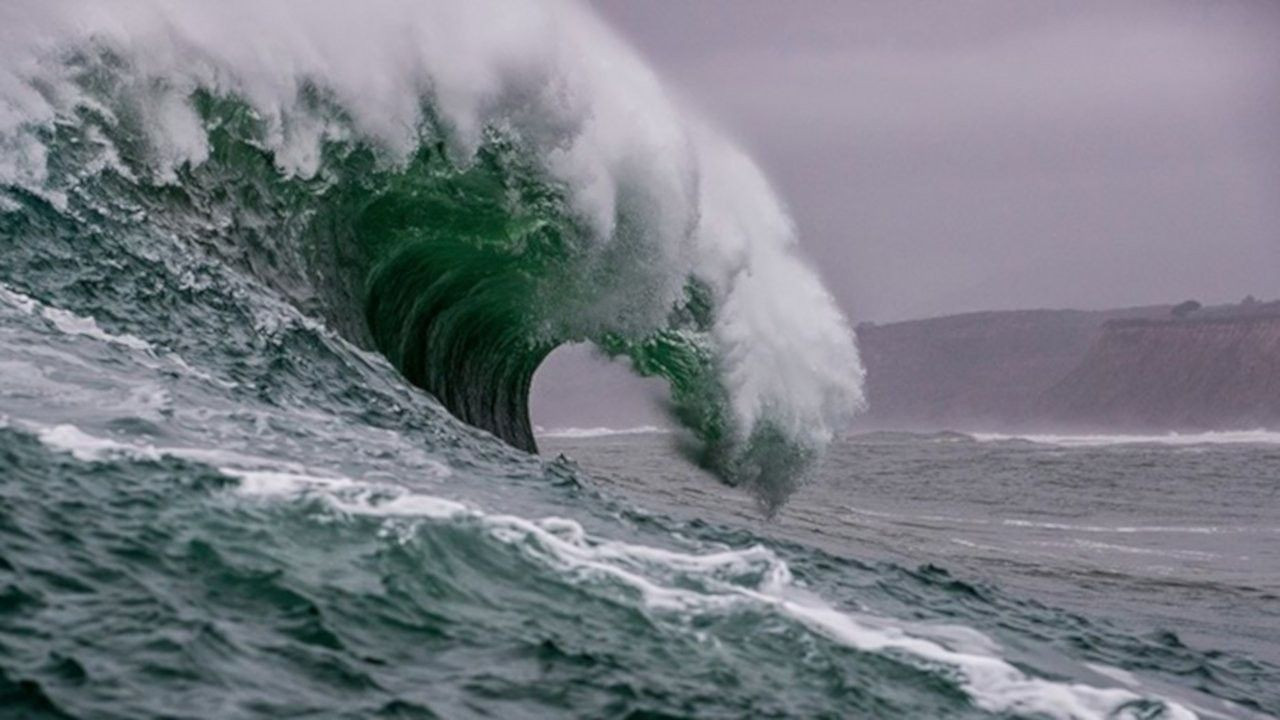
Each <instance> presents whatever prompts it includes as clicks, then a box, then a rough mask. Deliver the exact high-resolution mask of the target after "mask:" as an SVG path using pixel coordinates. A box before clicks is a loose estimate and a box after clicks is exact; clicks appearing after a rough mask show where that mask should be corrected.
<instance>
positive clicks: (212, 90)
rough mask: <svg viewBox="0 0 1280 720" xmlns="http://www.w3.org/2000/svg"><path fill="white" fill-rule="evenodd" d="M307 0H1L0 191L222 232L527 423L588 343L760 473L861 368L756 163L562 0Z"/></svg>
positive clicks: (307, 301)
mask: <svg viewBox="0 0 1280 720" xmlns="http://www.w3.org/2000/svg"><path fill="white" fill-rule="evenodd" d="M319 5H320V7H317V3H314V2H313V3H308V4H307V6H306V12H298V11H297V10H298V9H299V4H298V3H293V2H288V1H286V0H281V1H279V2H268V3H264V2H257V1H254V2H250V1H248V0H228V1H227V2H222V3H219V4H217V5H216V6H208V5H206V6H196V5H190V6H187V5H184V6H181V7H178V6H174V5H172V4H169V3H161V2H158V1H150V0H126V1H123V2H119V3H113V4H112V5H111V6H110V7H109V8H108V7H105V6H102V5H101V4H98V3H93V2H89V1H88V0H79V1H77V0H69V1H67V2H61V3H52V4H50V3H37V2H15V3H8V4H6V5H5V7H4V8H3V9H0V28H2V29H0V48H3V49H0V100H2V101H3V102H0V108H3V109H2V110H0V149H3V150H4V152H3V153H0V157H2V158H4V159H3V160H0V208H2V209H3V210H4V211H5V212H6V213H8V214H13V215H18V216H26V217H35V216H37V215H39V216H42V217H47V216H48V215H49V214H50V213H52V214H53V215H56V216H57V217H56V220H55V221H53V222H55V224H59V225H61V226H65V227H66V228H68V232H77V231H78V232H82V233H83V234H84V235H85V236H86V237H91V236H92V235H93V232H101V231H103V229H104V227H106V225H104V222H103V221H104V219H105V218H109V219H111V220H112V221H113V223H112V224H111V227H112V229H113V230H115V231H118V232H122V233H129V234H130V236H131V237H135V238H136V239H137V242H138V243H145V242H168V243H172V242H180V243H187V244H190V245H191V246H192V248H193V250H195V251H200V252H208V253H210V254H212V255H215V256H217V257H219V258H222V259H223V260H225V261H227V262H230V263H232V264H233V265H235V266H237V267H239V268H241V269H243V270H245V271H246V272H248V273H250V274H252V275H253V276H254V277H256V278H258V279H259V280H260V281H262V282H264V283H266V284H268V285H269V286H271V287H272V288H274V289H276V290H277V291H278V292H280V293H281V294H282V295H284V296H285V297H287V298H289V299H290V300H292V301H293V302H295V304H297V305H298V306H299V307H301V308H302V309H304V310H305V311H308V312H312V313H315V314H318V315H321V316H323V317H325V318H326V319H327V320H328V321H329V322H330V323H331V324H333V325H334V326H335V327H336V328H338V329H339V330H340V331H342V332H343V333H344V334H346V335H348V337H351V338H352V339H354V340H356V341H358V342H361V343H364V344H366V345H372V346H375V347H377V348H378V349H379V350H381V351H382V352H383V353H384V354H385V355H386V356H387V357H388V358H389V359H391V360H392V362H393V363H394V364H395V365H396V366H397V367H398V368H399V369H400V370H401V372H402V373H403V374H404V375H405V376H406V377H407V378H408V379H409V380H410V381H412V382H413V383H415V384H417V385H419V386H420V387H423V388H424V389H426V390H428V391H429V392H431V393H432V394H433V395H435V396H436V397H437V398H438V399H440V400H441V402H442V403H444V404H445V405H446V407H448V408H449V409H450V411H452V412H453V413H454V414H455V415H457V416H458V417H460V418H462V419H463V420H465V421H466V422H469V423H471V424H473V425H477V426H479V427H482V428H485V429H487V430H490V431H492V432H493V433H495V434H496V435H498V436H499V437H502V438H503V439H505V440H507V441H508V442H511V443H512V444H515V445H517V446H519V447H523V448H525V449H529V450H532V449H534V447H535V445H534V439H533V435H532V432H531V428H530V426H529V420H528V412H527V395H528V389H529V383H530V380H531V378H532V375H533V373H534V372H535V371H536V369H537V366H538V364H539V363H540V362H541V361H542V359H543V358H545V356H546V355H547V354H548V353H549V352H550V351H551V350H552V349H554V348H555V347H556V346H557V345H559V344H562V343H567V342H577V341H584V340H585V341H590V342H593V343H595V344H597V345H598V346H599V347H601V348H602V349H604V350H605V351H606V352H608V353H611V354H614V355H622V356H626V357H628V358H630V360H631V363H632V366H633V368H634V369H635V370H636V371H637V372H639V373H641V374H646V375H657V376H661V377H664V378H666V379H667V380H668V381H669V383H670V385H671V388H672V396H673V400H674V407H675V414H676V415H677V416H678V418H679V420H680V421H681V422H682V423H683V424H684V425H686V426H687V427H689V428H691V429H692V430H693V432H694V433H695V435H697V437H698V438H699V439H700V440H701V441H702V443H703V450H702V451H701V452H700V459H701V460H702V461H703V462H704V463H705V464H707V465H708V466H710V467H712V468H713V469H714V470H716V471H717V472H719V473H720V474H721V476H723V477H724V478H725V479H727V480H729V481H731V482H737V483H743V484H746V485H749V486H750V487H752V488H753V489H755V490H756V491H757V492H758V493H759V494H760V496H761V497H762V499H764V500H765V501H766V503H768V504H769V505H771V506H775V507H776V505H777V504H778V503H780V502H781V501H782V500H783V499H785V497H786V495H787V494H788V493H789V492H790V490H791V489H792V488H793V487H794V486H795V483H796V481H797V479H798V478H799V476H800V475H801V474H802V472H803V469H804V468H805V467H806V466H807V465H808V463H809V462H810V461H811V460H812V458H814V457H816V455H817V454H818V453H819V452H820V451H821V449H822V448H823V447H824V446H825V444H826V443H827V442H828V441H829V440H830V438H831V437H832V435H833V433H834V432H835V431H836V430H837V429H838V428H839V427H840V426H841V425H842V424H843V423H844V422H845V421H846V420H847V419H848V417H849V416H850V415H851V414H852V413H853V412H854V411H856V409H857V408H858V407H860V405H861V404H862V392H861V378H862V368H861V365H860V363H859V360H858V356H857V352H856V350H855V347H854V344H853V338H852V334H851V332H850V331H849V329H848V327H847V323H846V322H845V320H844V318H843V317H842V316H841V314H840V312H839V310H838V309H837V308H836V306H835V304H834V302H833V301H832V299H831V298H830V297H829V295H828V294H827V293H826V291H825V290H824V289H823V288H822V286H821V283H820V282H819V281H818V279H817V277H816V276H815V274H814V273H813V272H812V271H811V270H809V269H808V268H807V267H806V266H805V265H804V264H803V263H802V262H801V261H800V260H799V259H798V258H797V257H796V255H795V231H794V228H793V226H792V223H791V222H790V220H789V218H788V217H787V215H786V213H785V212H784V210H783V208H782V206H781V204H780V202H779V201H778V200H777V198H776V197H775V195H774V193H773V192H772V190H771V189H770V188H769V186H768V183H767V181H766V180H765V179H764V177H763V175H762V174H761V173H760V172H759V170H758V169H757V168H756V167H755V165H754V164H753V163H752V162H751V161H750V160H749V159H748V158H747V157H746V156H745V155H743V154H742V153H741V152H740V151H738V150H737V149H736V148H735V147H733V146H732V144H730V143H728V142H727V141H725V140H724V139H723V138H722V137H720V136H719V135H717V134H716V133H715V132H714V131H712V130H710V129H709V128H708V127H706V125H705V124H703V123H701V122H700V121H698V120H697V119H696V118H694V117H692V116H691V115H690V114H688V113H687V112H685V111H682V110H681V109H680V108H677V107H676V106H675V105H674V104H673V103H672V102H671V101H670V100H669V98H667V96H666V93H665V92H664V90H663V89H662V87H661V85H660V84H659V83H658V81H657V80H656V78H655V77H654V76H653V74H652V73H651V72H650V71H649V70H648V68H647V67H645V65H644V64H643V63H642V62H641V61H639V60H638V59H637V57H636V56H635V54H634V53H632V52H631V51H630V50H629V49H628V48H627V47H626V46H625V45H624V44H623V43H621V42H620V41H618V40H617V39H616V38H615V37H614V36H613V35H612V34H611V33H609V32H608V31H607V30H606V29H605V28H604V27H603V26H602V25H601V24H600V23H599V22H598V21H597V20H596V19H595V18H594V17H593V16H592V15H591V14H590V13H589V12H588V11H587V10H586V9H585V8H584V7H581V6H579V5H577V4H575V3H567V2H525V3H506V2H504V3H496V2H465V3H458V2H412V3H411V2H407V1H399V0H381V1H380V2H379V3H378V5H379V8H378V9H377V10H378V11H376V12H374V11H371V10H370V9H369V8H367V7H366V6H365V5H361V6H360V7H356V6H354V5H352V4H349V3H337V2H324V3H320V4H319ZM89 209H92V210H93V212H94V213H97V215H98V216H97V217H94V216H91V215H90V214H87V212H86V210H89ZM140 219H142V220H144V221H141V222H140V221H139V220H140ZM8 226H9V227H8V228H7V230H6V232H7V233H9V234H17V235H21V234H22V233H24V232H29V233H30V234H31V238H32V239H34V238H35V237H36V233H35V231H34V230H24V229H23V228H24V227H25V226H23V224H22V223H9V224H8Z"/></svg>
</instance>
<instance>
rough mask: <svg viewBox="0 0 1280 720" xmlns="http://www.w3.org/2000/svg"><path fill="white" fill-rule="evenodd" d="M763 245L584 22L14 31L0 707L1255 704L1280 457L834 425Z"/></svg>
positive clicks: (727, 708) (194, 10) (840, 382)
mask: <svg viewBox="0 0 1280 720" xmlns="http://www.w3.org/2000/svg"><path fill="white" fill-rule="evenodd" d="M303 5H305V8H303ZM797 247H798V238H796V236H795V224H794V223H793V222H792V221H791V219H790V218H789V217H788V216H787V214H786V212H785V210H784V203H783V202H782V200H781V199H779V198H777V197H776V196H775V195H774V194H773V192H772V191H771V190H770V188H769V183H768V181H767V179H766V178H765V177H764V176H763V174H762V173H761V172H760V170H759V169H758V168H757V167H756V166H755V165H754V164H753V163H752V162H751V161H750V159H749V158H747V157H746V156H745V155H744V154H743V153H741V151H739V150H737V149H736V148H735V147H734V146H733V145H732V143H730V142H728V141H727V140H725V139H724V138H723V137H722V136H720V135H719V134H718V133H716V132H715V131H714V130H713V129H712V128H709V127H707V126H706V124H705V122H703V121H701V120H700V119H699V118H697V117H696V116H691V115H689V114H688V113H686V112H684V111H683V110H682V109H681V108H680V107H678V106H677V105H676V104H675V103H674V102H673V101H672V100H671V98H670V97H669V95H668V93H667V92H666V91H665V90H664V88H663V86H662V85H661V83H660V82H659V81H658V79H657V78H656V77H655V75H654V74H653V73H652V71H650V70H649V69H648V68H647V66H645V64H644V63H643V62H642V61H641V60H640V59H639V58H638V57H636V56H635V54H634V53H633V52H632V51H631V50H630V49H629V48H628V47H627V46H626V44H625V43H623V42H621V41H619V40H617V39H616V38H615V37H614V36H613V35H612V33H611V32H610V31H609V30H608V28H607V27H605V26H604V24H603V23H601V22H600V21H599V20H598V19H597V18H595V17H594V15H593V14H592V13H591V11H590V7H589V6H588V5H585V4H582V3H576V2H559V1H553V0H538V1H536V2H534V1H529V2H519V1H515V0H466V1H465V2H457V1H454V0H415V1H414V2H404V1H403V0H368V2H362V3H350V2H338V1H337V0H311V1H310V2H307V3H287V2H268V1H264V0H221V1H220V2H217V3H207V2H206V3H195V2H188V3H183V2H164V1H161V0H118V2H113V3H109V4H104V3H101V2H98V1H97V0H59V1H58V2H46V1H45V0H12V1H9V2H4V3H0V718H5V719H7V718H23V719H24V720H25V719H28V718H84V719H86V720H89V719H92V720H97V719H99V718H104V719H109V720H114V719H117V718H118V719H121V720H124V719H129V720H137V719H141V718H218V719H242V718H243V719H246V720H247V719H250V718H253V719H257V718H264V719H265V718H353V719H354V718H444V719H447V720H454V719H466V718H500V719H502V720H517V719H521V718H561V717H564V718H584V719H595V718H619V719H622V718H626V719H630V720H657V719H659V718H743V717H759V718H1003V719H1007V718H1062V719H1068V718H1071V719H1076V720H1086V719H1095V718H1096V719H1104V718H1105V719H1116V720H1137V719H1141V720H1154V719H1156V718H1162V719H1167V720H1186V719H1187V718H1193V717H1204V718H1213V717H1225V718H1258V717H1275V716H1277V715H1280V670H1278V667H1280V658H1278V657H1277V653H1276V649H1275V648H1276V645H1277V642H1276V640H1277V620H1278V617H1277V606H1278V605H1280V602H1278V601H1277V593H1278V592H1280V588H1278V587H1277V586H1278V584H1280V583H1278V580H1277V576H1278V573H1277V546H1278V545H1280V537H1278V536H1277V534H1276V530H1277V524H1278V516H1277V511H1278V507H1280V503H1277V502H1276V500H1277V497H1276V491H1275V488H1276V478H1277V477H1280V472H1278V470H1280V455H1278V453H1280V445H1277V443H1276V442H1275V440H1274V438H1273V437H1272V436H1270V435H1268V434H1266V433H1257V434H1247V435H1244V436H1240V435H1232V436H1222V435H1217V436H1206V437H1202V438H1177V439H1176V441H1167V440H1168V439H1162V438H1154V439H1152V438H1146V439H1142V438H1138V439H1133V438H1129V439H1125V440H1117V439H1115V438H1101V439H1099V438H1083V439H1081V438H1076V439H1066V440H1064V439H1062V438H1030V439H1018V438H1007V437H1005V438H1001V437H991V436H966V435H958V434H957V435H950V434H949V435H939V436H913V435H875V436H862V437H857V438H853V439H846V438H844V437H843V436H842V435H841V431H842V428H843V427H845V426H846V425H847V422H848V421H849V420H850V419H851V418H852V417H853V416H854V415H855V414H856V412H857V411H858V410H859V409H860V408H861V406H862V405H863V396H862V387H861V381H862V376H863V371H862V367H861V364H860V362H859V359H858V354H857V350H856V348H855V346H854V342H853V337H852V334H851V332H850V330H849V326H848V323H847V322H846V321H845V318H844V317H843V315H842V313H841V311H840V309H839V308H838V307H837V306H836V304H835V302H834V300H833V299H832V297H831V296H830V294H828V293H827V292H826V291H825V289H824V288H823V287H822V285H821V283H820V282H819V280H818V277H817V276H816V274H814V273H813V272H812V271H811V270H810V269H809V268H808V267H807V266H806V264H805V263H804V262H803V260H802V259H801V257H800V256H799V253H798V250H797ZM573 343H589V344H591V345H593V346H594V347H595V348H597V349H599V350H600V351H602V352H604V353H606V354H608V355H610V356H612V357H615V358H619V359H621V360H622V361H624V362H625V363H626V364H627V365H628V366H629V367H630V368H631V369H632V370H633V371H634V372H636V373H637V374H639V375H642V376H646V377H653V378H659V379H661V380H662V381H663V382H664V383H665V384H666V385H667V386H668V387H669V388H670V397H669V399H668V401H669V402H668V405H669V407H670V409H671V417H672V420H673V421H674V423H673V424H675V425H678V427H679V430H678V431H676V432H666V433H654V432H649V431H646V432H637V433H624V434H620V435H619V434H616V433H610V432H577V433H559V434H557V433H548V434H546V435H545V436H544V437H543V438H542V439H541V442H542V446H543V447H542V450H543V454H542V455H541V456H539V455H535V454H532V453H530V452H526V450H531V449H533V445H534V442H535V437H534V434H533V428H532V426H531V424H530V420H529V416H528V412H527V407H528V393H529V386H530V383H531V382H532V380H533V375H534V373H535V372H536V370H537V368H538V366H539V364H540V363H541V362H542V360H543V359H544V358H545V357H546V356H547V355H548V354H549V353H550V352H552V351H553V350H554V349H555V348H556V347H560V346H563V345H566V344H573ZM481 428H482V429H481ZM521 448H523V450H522V449H521ZM700 468H705V470H704V469H700Z"/></svg>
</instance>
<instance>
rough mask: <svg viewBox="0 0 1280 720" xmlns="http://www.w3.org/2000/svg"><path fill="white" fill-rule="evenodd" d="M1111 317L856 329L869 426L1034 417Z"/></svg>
mask: <svg viewBox="0 0 1280 720" xmlns="http://www.w3.org/2000/svg"><path fill="white" fill-rule="evenodd" d="M1168 313H1169V309H1168V307H1165V306H1160V307H1154V308H1136V309H1130V310H1118V311H1112V312H1084V311H1076V310H1021V311H1012V312H984V313H969V314H965V315H953V316H949V317H940V318H930V319H927V320H914V321H909V322H900V323H892V324H887V325H873V324H869V323H864V324H863V325H860V326H859V327H858V348H859V351H860V352H861V354H862V359H863V363H864V364H865V365H866V368H867V401H868V413H867V414H866V416H865V417H864V418H863V419H862V421H861V423H862V425H863V426H864V427H877V428H895V429H949V428H990V429H997V428H1004V427H1015V426H1022V425H1024V424H1026V423H1028V422H1031V421H1033V420H1035V418H1036V415H1037V412H1038V402H1039V399H1040V397H1041V396H1042V395H1043V394H1044V392H1045V391H1046V390H1048V389H1049V388H1050V387H1052V386H1053V385H1054V384H1055V383H1057V382H1058V381H1060V380H1062V379H1063V378H1064V377H1066V376H1067V374H1068V373H1070V372H1071V371H1072V370H1073V369H1074V368H1075V367H1076V366H1078V365H1079V364H1080V362H1081V361H1083V360H1084V358H1085V356H1086V355H1087V354H1088V352H1089V348H1090V347H1091V346H1092V344H1093V342H1094V341H1095V340H1096V339H1097V338H1098V336H1099V335H1100V334H1101V332H1102V326H1103V324H1104V323H1106V322H1107V321H1108V320H1111V319H1117V318H1137V317H1163V316H1166V315H1168Z"/></svg>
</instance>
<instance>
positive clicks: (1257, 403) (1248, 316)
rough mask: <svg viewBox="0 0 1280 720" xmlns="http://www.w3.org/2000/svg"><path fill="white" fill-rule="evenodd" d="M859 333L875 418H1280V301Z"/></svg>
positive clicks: (1130, 421) (1097, 424)
mask: <svg viewBox="0 0 1280 720" xmlns="http://www.w3.org/2000/svg"><path fill="white" fill-rule="evenodd" d="M1175 310H1177V313H1178V315H1181V316H1182V317H1175V316H1174V311H1175ZM858 341H859V346H860V349H861V352H862V355H863V360H864V362H865V363H866V366H867V398H868V402H869V405H870V410H869V413H868V414H867V415H866V416H865V418H864V419H863V421H862V424H863V426H866V427H893V428H923V429H938V428H979V429H980V428H989V429H1004V428H1028V427H1032V428H1043V429H1048V428H1077V429H1132V430H1136V429H1146V430H1175V429H1206V428H1220V427H1221V428H1227V427H1232V428H1241V427H1258V426H1280V304H1277V303H1271V304H1261V303H1258V304H1250V305H1248V306H1222V307H1217V308H1199V307H1198V305H1196V306H1195V307H1188V306H1176V307H1175V306H1153V307H1143V308H1132V309H1125V310H1114V311H1103V312H1083V311H1074V310H1034V311H1014V312H988V313H970V314H966V315H955V316H950V317H942V318H933V319H928V320H918V321H911V322H902V323H893V324H887V325H875V324H870V323H864V324H863V325H860V326H859V327H858Z"/></svg>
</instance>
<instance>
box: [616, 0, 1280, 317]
mask: <svg viewBox="0 0 1280 720" xmlns="http://www.w3.org/2000/svg"><path fill="white" fill-rule="evenodd" d="M594 4H595V5H596V6H597V7H598V8H599V10H600V11H601V13H602V14H603V15H604V16H605V17H606V19H608V20H609V21H610V22H611V24H612V25H613V26H614V27H615V28H616V29H617V30H618V31H619V32H620V33H621V34H623V35H624V36H625V37H627V38H628V39H629V40H630V41H631V42H632V44H633V45H634V46H635V47H636V48H637V49H638V50H639V51H640V53H641V54H642V55H644V56H645V57H646V58H647V59H648V60H649V62H650V63H651V64H652V65H653V66H655V67H656V68H657V69H658V71H659V73H660V74H661V75H662V76H663V77H664V79H665V80H666V82H667V84H668V85H669V86H670V87H671V88H672V89H673V92H674V93H675V94H676V95H677V96H680V97H682V98H683V100H684V101H685V102H686V103H687V104H690V105H692V106H694V107H695V108H697V109H698V110H699V111H701V112H702V113H703V114H705V115H708V116H710V117H711V118H712V119H713V120H714V121H715V122H716V123H717V124H718V125H719V126H721V127H722V128H724V129H726V130H727V131H728V132H729V134H731V135H733V136H735V137H736V138H738V140H739V141H740V142H741V143H742V144H743V145H745V146H746V148H747V149H748V150H749V151H750V152H751V153H752V154H753V156H754V157H756V159H757V160H758V161H759V162H760V163H761V164H762V165H763V166H764V168H765V169H766V171H767V173H768V174H769V176H770V177H771V178H772V179H773V181H774V183H775V185H776V187H777V189H778V191H779V192H780V194H781V195H782V196H783V197H784V198H785V200H786V202H787V203H788V205H789V206H790V208H791V210H792V214H793V216H794V217H795V220H796V223H797V225H798V226H799V228H800V231H801V241H802V244H803V246H804V248H805V252H806V253H807V254H808V256H809V257H811V258H812V259H813V260H814V263H815V265H817V266H818V268H819V269H820V271H821V272H822V274H823V276H824V278H825V279H826V281H827V284H828V286H829V287H830V288H831V290H832V292H833V293H835V295H836V296H837V298H838V300H839V301H840V303H841V305H842V306H843V307H844V309H845V311H846V312H847V313H848V314H849V316H850V317H851V318H852V319H854V320H855V321H856V320H882V321H883V320H894V319H902V318H910V317H919V316H926V315H936V314H945V313H949V312H958V311H966V310H980V309H993V308H1015V307H1078V308H1094V307H1112V306H1123V305H1134V304H1144V303H1162V302H1170V301H1177V300H1180V299H1183V298H1187V297H1196V298H1199V299H1201V300H1205V301H1210V302H1213V301H1236V300H1239V299H1240V298H1242V297H1243V296H1244V295H1246V294H1250V293H1251V294H1254V295H1257V296H1259V297H1268V298H1270V297H1280V2H1275V1H1274V0H1258V1H1257V2H1209V1H1207V0H1167V1H1164V2H1137V1H1133V2H1111V1H1106V2H1102V1H1099V2H1085V1H1081V0H1071V1H1070V2H1024V1H1023V0H1008V1H1004V0H970V1H968V2H949V1H944V0H901V1H899V0H894V1H892V2H891V1H890V0H879V1H876V2H855V1H850V0H840V1H834V0H832V1H823V0H787V1H786V2H778V1H777V0H688V1H676V0H664V1H662V2H635V1H634V0H597V1H596V2H595V3H594Z"/></svg>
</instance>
